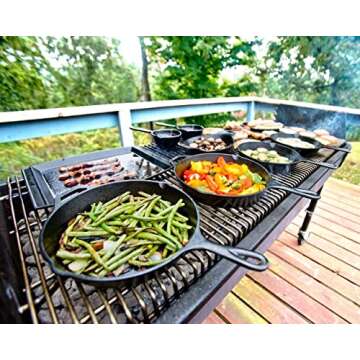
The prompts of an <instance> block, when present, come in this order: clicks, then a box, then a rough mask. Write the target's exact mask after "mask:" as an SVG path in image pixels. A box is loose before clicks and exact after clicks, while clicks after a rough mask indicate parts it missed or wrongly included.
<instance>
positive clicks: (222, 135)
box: [179, 132, 234, 154]
mask: <svg viewBox="0 0 360 360" xmlns="http://www.w3.org/2000/svg"><path fill="white" fill-rule="evenodd" d="M201 138H205V139H208V138H214V139H221V140H222V141H223V142H224V143H225V144H226V146H225V148H224V149H222V150H213V151H206V150H201V149H194V148H192V147H191V146H190V144H192V143H193V142H194V141H196V140H198V139H201ZM179 146H181V147H183V148H185V150H186V152H187V153H188V154H198V153H205V154H210V153H215V152H217V153H219V152H221V153H228V152H231V151H232V150H233V148H234V139H233V137H232V136H231V134H229V133H226V132H219V133H215V134H211V135H210V134H209V135H201V136H194V137H192V138H189V139H187V140H185V141H181V142H180V143H179Z"/></svg>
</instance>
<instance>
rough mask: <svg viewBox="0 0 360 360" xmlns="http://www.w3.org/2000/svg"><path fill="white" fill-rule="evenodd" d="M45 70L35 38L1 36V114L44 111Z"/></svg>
mask: <svg viewBox="0 0 360 360" xmlns="http://www.w3.org/2000/svg"><path fill="white" fill-rule="evenodd" d="M48 67H49V64H48V61H47V60H46V58H45V57H44V55H43V54H42V52H41V50H40V48H39V43H38V40H37V38H35V37H32V36H31V37H18V36H0V111H10V110H26V109H32V108H43V107H47V106H48V105H49V103H48V95H47V91H46V85H47V84H46V75H47V69H48Z"/></svg>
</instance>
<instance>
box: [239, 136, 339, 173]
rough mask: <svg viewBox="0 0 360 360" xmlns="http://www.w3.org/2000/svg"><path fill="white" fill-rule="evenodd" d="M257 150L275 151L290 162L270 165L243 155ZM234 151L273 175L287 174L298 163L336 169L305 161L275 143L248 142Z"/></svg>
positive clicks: (291, 150)
mask: <svg viewBox="0 0 360 360" xmlns="http://www.w3.org/2000/svg"><path fill="white" fill-rule="evenodd" d="M258 148H265V149H267V150H275V151H276V152H277V153H278V154H279V155H281V156H286V157H287V158H288V159H289V160H290V162H289V163H284V164H279V163H272V162H268V161H260V160H258V159H254V158H252V157H251V156H248V155H246V154H245V153H244V151H246V150H256V149H258ZM236 151H238V152H239V153H240V156H244V157H246V158H247V159H250V160H254V161H257V162H258V163H260V164H261V165H262V166H264V167H265V168H267V169H268V170H269V171H270V172H271V173H273V174H278V173H288V172H290V171H291V170H292V169H293V167H294V166H295V165H296V164H298V163H300V162H306V163H310V164H314V165H318V166H322V167H325V168H328V169H332V170H335V169H337V168H338V167H337V166H336V165H333V164H329V163H325V162H321V161H314V160H310V159H305V158H303V157H302V156H301V155H300V154H299V153H298V152H297V151H296V150H294V149H292V148H290V147H288V146H285V145H280V144H276V143H272V142H264V141H261V142H258V141H248V142H245V143H243V144H240V145H239V146H238V147H237V148H236Z"/></svg>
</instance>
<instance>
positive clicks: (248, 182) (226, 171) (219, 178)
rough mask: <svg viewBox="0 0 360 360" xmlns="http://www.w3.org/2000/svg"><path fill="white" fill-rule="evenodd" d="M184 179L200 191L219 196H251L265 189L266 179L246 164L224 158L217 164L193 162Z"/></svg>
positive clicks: (219, 159) (217, 161)
mask: <svg viewBox="0 0 360 360" xmlns="http://www.w3.org/2000/svg"><path fill="white" fill-rule="evenodd" d="M182 178H183V180H184V181H185V183H186V184H187V185H189V186H191V187H193V188H195V189H196V190H198V191H201V192H205V193H214V194H219V195H232V196H234V195H235V196H236V195H250V194H255V193H257V192H259V191H262V190H264V189H265V181H264V179H263V178H262V177H261V176H260V175H259V174H257V173H254V172H251V171H250V169H249V168H248V166H247V165H246V164H238V163H235V162H225V160H224V158H223V157H222V156H219V157H218V158H217V160H216V162H211V161H205V160H203V161H191V166H190V168H189V169H187V170H185V171H184V173H183V175H182Z"/></svg>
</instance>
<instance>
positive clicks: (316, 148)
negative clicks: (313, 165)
mask: <svg viewBox="0 0 360 360" xmlns="http://www.w3.org/2000/svg"><path fill="white" fill-rule="evenodd" d="M285 137H286V138H298V139H300V140H303V141H306V142H308V143H310V144H312V145H314V148H312V149H304V148H300V147H297V146H291V145H288V144H283V143H282V142H280V141H279V140H278V139H279V138H285ZM270 138H271V140H272V141H274V142H276V143H277V144H280V145H283V146H288V147H291V148H292V149H294V150H296V151H297V152H298V153H300V154H301V155H303V156H312V155H315V154H316V153H317V152H318V151H319V150H320V149H330V150H335V151H342V152H345V153H350V152H351V150H349V149H345V148H339V147H335V146H330V145H323V144H322V143H321V142H319V141H317V140H315V139H312V138H309V137H307V136H301V135H299V134H283V133H278V134H273V135H271V136H270Z"/></svg>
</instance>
